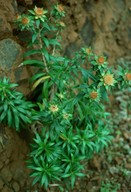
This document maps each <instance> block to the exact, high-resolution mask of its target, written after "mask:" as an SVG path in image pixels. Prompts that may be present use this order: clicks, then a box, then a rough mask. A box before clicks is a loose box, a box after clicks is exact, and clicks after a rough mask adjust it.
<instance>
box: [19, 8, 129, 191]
mask: <svg viewBox="0 0 131 192" xmlns="http://www.w3.org/2000/svg"><path fill="white" fill-rule="evenodd" d="M64 15H65V11H64V8H63V7H62V6H61V5H59V4H57V5H55V6H54V7H53V9H52V10H51V11H50V12H48V11H47V10H44V9H43V8H37V7H35V8H34V9H33V10H29V12H28V14H24V15H19V16H18V17H17V22H18V24H19V27H20V28H21V30H29V31H30V32H31V37H32V39H31V42H29V47H28V51H27V52H26V53H25V60H24V61H23V63H22V64H21V66H24V65H30V66H33V67H35V70H34V75H33V76H32V78H31V83H32V95H33V96H34V98H35V100H36V104H37V107H36V111H35V120H36V121H37V122H39V123H40V124H41V130H40V132H39V133H36V136H35V138H34V143H33V144H32V151H31V153H30V155H29V160H28V167H29V168H30V169H32V173H31V176H32V177H35V179H34V182H33V184H35V183H37V182H40V184H41V186H44V187H45V188H46V189H47V188H49V187H51V186H52V187H53V186H60V185H61V184H62V183H67V184H68V185H69V183H68V180H69V179H70V181H71V187H73V186H74V183H75V180H76V177H77V176H80V177H82V176H84V171H83V168H84V164H83V162H84V161H85V160H87V159H90V158H91V157H92V155H93V154H95V153H100V151H101V150H102V149H103V148H104V147H105V146H108V143H109V142H110V140H111V138H112V137H111V136H110V131H109V130H110V129H109V126H108V120H109V113H107V112H105V107H104V101H108V91H110V90H112V88H113V87H120V88H121V85H122V86H123V87H124V86H127V85H128V84H129V82H130V76H131V74H130V72H129V71H126V72H125V73H124V71H122V72H120V71H119V70H118V71H116V72H114V71H113V69H111V68H109V66H108V62H107V60H106V58H105V57H104V56H103V55H100V56H97V55H96V54H95V53H93V51H92V50H91V49H90V48H82V49H81V50H80V51H78V52H76V53H75V54H74V57H73V58H72V59H70V58H67V57H63V56H61V54H60V53H61V48H62V46H61V44H60V40H61V36H60V33H61V30H62V29H63V28H64V27H65V24H64V23H63V22H62V21H61V20H62V17H63V16H64ZM123 82H124V83H123ZM125 82H126V83H125ZM67 187H68V186H67Z"/></svg>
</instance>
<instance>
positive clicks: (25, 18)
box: [21, 17, 30, 25]
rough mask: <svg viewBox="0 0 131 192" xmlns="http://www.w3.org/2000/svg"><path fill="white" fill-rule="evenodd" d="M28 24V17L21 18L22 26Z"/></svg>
mask: <svg viewBox="0 0 131 192" xmlns="http://www.w3.org/2000/svg"><path fill="white" fill-rule="evenodd" d="M29 22H30V20H29V18H28V17H23V18H22V20H21V23H22V24H23V25H28V24H29Z"/></svg>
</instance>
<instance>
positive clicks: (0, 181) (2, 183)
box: [0, 178, 4, 190]
mask: <svg viewBox="0 0 131 192" xmlns="http://www.w3.org/2000/svg"><path fill="white" fill-rule="evenodd" d="M3 186H4V182H3V181H2V179H1V178H0V190H2V188H3Z"/></svg>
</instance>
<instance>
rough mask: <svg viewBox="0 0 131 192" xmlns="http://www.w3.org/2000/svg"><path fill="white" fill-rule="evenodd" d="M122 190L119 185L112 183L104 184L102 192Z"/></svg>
mask: <svg viewBox="0 0 131 192" xmlns="http://www.w3.org/2000/svg"><path fill="white" fill-rule="evenodd" d="M119 189H120V184H119V183H114V182H110V181H106V182H102V185H101V188H100V192H117V191H118V190H119Z"/></svg>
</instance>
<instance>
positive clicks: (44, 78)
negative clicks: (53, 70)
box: [32, 76, 50, 90]
mask: <svg viewBox="0 0 131 192" xmlns="http://www.w3.org/2000/svg"><path fill="white" fill-rule="evenodd" d="M49 78H50V76H44V77H41V78H39V79H38V80H37V81H36V82H35V83H34V85H33V86H32V90H34V89H36V87H37V86H38V85H39V84H40V83H42V82H43V81H44V80H46V79H49Z"/></svg>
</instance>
